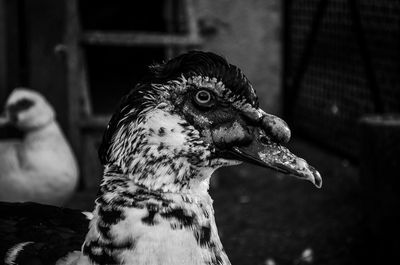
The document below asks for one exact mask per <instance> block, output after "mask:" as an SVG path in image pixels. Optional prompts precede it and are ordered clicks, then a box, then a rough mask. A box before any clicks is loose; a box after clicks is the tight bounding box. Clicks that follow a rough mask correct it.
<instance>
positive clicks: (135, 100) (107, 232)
mask: <svg viewBox="0 0 400 265" xmlns="http://www.w3.org/2000/svg"><path fill="white" fill-rule="evenodd" d="M289 138H290V130H289V128H288V126H287V125H286V123H285V122H284V121H283V120H281V119H279V118H278V117H275V116H273V115H270V114H267V113H265V112H264V111H263V110H261V109H260V108H259V105H258V101H257V96H256V93H255V91H254V89H253V87H252V86H251V84H250V82H249V81H248V79H247V78H246V77H245V76H244V74H243V73H242V71H241V70H240V69H239V68H238V67H236V66H234V65H232V64H229V63H228V62H227V61H226V60H225V59H224V58H222V57H220V56H218V55H216V54H213V53H210V52H201V51H192V52H188V53H186V54H183V55H180V56H178V57H176V58H174V59H171V60H170V61H167V62H165V63H161V64H156V65H153V66H151V67H150V73H149V76H147V77H145V78H144V79H143V80H142V81H141V82H140V83H138V84H137V85H136V86H135V88H134V89H132V91H131V92H130V93H129V94H128V95H126V96H125V97H124V98H123V99H122V101H121V103H120V105H119V107H118V109H117V110H116V112H115V113H114V115H113V116H112V118H111V120H110V122H109V124H108V126H107V128H106V131H105V133H104V136H103V141H102V144H101V146H100V149H99V156H100V160H101V162H102V164H103V165H104V175H103V180H102V183H101V185H100V189H99V193H98V197H97V199H96V201H95V206H94V211H93V216H89V219H90V221H89V220H87V219H85V217H84V216H83V215H82V214H81V213H79V212H63V211H64V210H60V209H57V208H54V209H52V208H51V209H50V208H48V209H47V210H46V213H42V214H41V215H43V216H44V218H40V217H37V216H36V219H34V222H29V220H30V219H29V218H28V217H27V216H25V215H24V214H23V213H20V212H23V208H24V207H33V206H32V205H17V207H19V208H20V209H21V211H18V212H19V213H15V214H14V215H13V216H19V217H15V218H13V217H12V216H8V217H7V216H4V215H5V214H3V217H2V218H3V219H6V222H8V226H12V227H13V228H12V229H14V230H13V231H11V229H8V228H7V229H8V231H9V232H10V233H14V234H17V233H18V231H19V230H18V225H19V223H21V222H23V221H25V225H24V226H23V227H25V226H26V225H28V226H32V223H34V224H36V225H35V226H33V227H32V228H31V229H30V230H31V231H36V232H37V233H39V234H41V233H44V234H45V233H46V231H48V236H47V237H43V236H42V237H40V239H39V240H36V238H35V236H32V237H28V236H25V237H24V235H20V236H19V237H18V236H14V237H12V239H13V243H12V244H11V245H12V247H7V248H6V249H7V252H6V253H5V259H6V260H7V261H8V264H23V263H22V260H28V259H29V257H30V256H31V259H35V261H37V264H54V263H56V264H57V265H62V264H64V265H65V264H75V265H76V264H79V265H83V264H131V265H132V264H149V265H152V264H165V265H172V264H174V265H179V264H186V265H187V264H193V265H200V264H208V265H217V264H218V265H226V264H230V262H229V259H228V257H227V255H226V254H225V251H224V249H223V246H222V243H221V241H220V239H219V236H218V232H217V226H216V223H215V218H214V210H213V206H212V199H211V198H210V196H209V194H208V187H209V180H210V177H211V174H212V173H213V172H214V171H215V170H216V169H217V168H219V167H223V166H232V165H237V164H239V163H241V162H243V161H245V162H249V163H253V164H256V165H259V166H263V167H268V168H272V169H275V170H278V171H280V172H283V173H287V174H290V175H293V176H296V177H298V178H301V179H305V180H308V181H311V182H312V183H313V184H314V185H315V186H317V187H321V184H322V180H321V176H320V174H319V173H318V171H317V170H315V169H314V168H313V167H311V166H310V165H308V164H307V162H305V160H303V159H301V158H298V157H296V156H295V155H293V154H292V153H291V152H290V151H289V150H288V149H286V148H285V147H283V146H282V144H283V143H286V142H287V141H288V140H289ZM14 206H15V205H10V206H9V207H12V209H16V208H15V207H14ZM1 207H6V206H1ZM34 207H40V206H37V205H36V206H34ZM41 209H42V208H41ZM60 211H61V212H60ZM68 215H71V217H70V219H71V220H73V219H74V218H76V219H74V220H76V221H78V220H79V221H80V222H79V223H78V224H69V225H68V224H66V223H67V222H66V221H65V219H68V218H69V217H67V216H68ZM46 216H48V217H46ZM60 219H61V220H64V222H63V223H62V222H61V221H60ZM40 220H41V221H40ZM52 220H55V221H52ZM87 222H89V228H88V231H87V233H86V235H84V234H82V231H81V230H82V229H81V226H80V225H81V224H82V223H84V225H86V223H87ZM61 223H62V225H64V226H65V227H66V228H64V229H65V231H64V232H63V231H59V229H61V228H60V225H61ZM47 227H49V228H47ZM42 231H43V232H42ZM3 233H5V232H3ZM5 234H8V233H5ZM60 234H62V235H61V236H60ZM2 236H3V235H2ZM37 237H39V236H37ZM3 238H4V236H3ZM17 238H18V239H19V240H16V239H17ZM52 238H53V240H52V241H51V239H52ZM69 240H70V241H71V242H75V243H74V244H72V243H71V244H69V243H70V241H69ZM74 240H75V241H74ZM17 241H18V242H17ZM57 241H59V243H60V244H59V245H60V248H56V246H55V245H57ZM3 244H4V242H3ZM69 251H71V252H69ZM50 253H56V254H57V255H55V254H50ZM42 257H46V258H47V259H46V258H42ZM58 258H60V259H58ZM40 262H42V263H40Z"/></svg>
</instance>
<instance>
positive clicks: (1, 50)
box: [0, 0, 7, 106]
mask: <svg viewBox="0 0 400 265" xmlns="http://www.w3.org/2000/svg"><path fill="white" fill-rule="evenodd" d="M4 8H5V4H4V0H0V105H1V106H2V105H3V104H4V101H5V100H6V97H7V59H6V58H7V57H6V56H7V51H6V48H7V45H6V37H7V31H6V29H7V28H6V16H5V15H6V12H5V10H4Z"/></svg>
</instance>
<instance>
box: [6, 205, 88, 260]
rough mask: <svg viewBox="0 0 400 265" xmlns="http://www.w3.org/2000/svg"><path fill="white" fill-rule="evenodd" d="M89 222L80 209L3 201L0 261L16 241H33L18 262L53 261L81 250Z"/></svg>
mask: <svg viewBox="0 0 400 265" xmlns="http://www.w3.org/2000/svg"><path fill="white" fill-rule="evenodd" d="M88 224H89V221H88V220H87V219H86V217H85V216H84V215H83V214H82V213H81V212H80V211H76V210H71V209H65V208H58V207H55V206H49V205H41V204H37V203H6V202H0V238H1V240H0V260H2V261H3V260H4V257H5V255H6V253H7V251H9V249H10V248H11V247H13V246H15V245H16V244H19V243H22V242H27V241H33V242H35V243H34V244H29V245H27V246H26V247H24V250H23V251H21V252H20V253H19V255H18V256H17V260H18V261H20V263H18V264H21V265H22V264H54V263H55V262H56V261H57V260H58V259H59V258H61V257H64V256H65V255H66V254H68V253H69V252H71V251H75V250H80V248H81V246H82V242H83V241H84V240H85V235H86V233H87V230H88ZM34 261H35V262H36V263H34Z"/></svg>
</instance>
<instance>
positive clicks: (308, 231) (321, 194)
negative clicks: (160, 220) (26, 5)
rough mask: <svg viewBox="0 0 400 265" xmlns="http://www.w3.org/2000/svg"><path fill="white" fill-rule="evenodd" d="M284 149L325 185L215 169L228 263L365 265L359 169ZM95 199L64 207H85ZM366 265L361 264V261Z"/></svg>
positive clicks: (247, 168)
mask: <svg viewBox="0 0 400 265" xmlns="http://www.w3.org/2000/svg"><path fill="white" fill-rule="evenodd" d="M292 142H293V143H292V144H291V145H290V146H289V147H290V149H291V150H292V151H293V152H294V153H296V154H297V155H299V156H301V157H303V158H305V159H307V161H308V162H309V163H310V164H311V165H313V166H315V167H316V168H317V169H318V170H319V171H320V173H321V175H322V178H323V186H322V188H321V189H317V188H316V187H314V186H313V185H312V184H311V183H310V182H306V181H302V180H298V179H296V178H294V177H291V176H285V175H281V174H280V173H276V172H274V171H270V170H268V169H264V168H258V167H255V166H252V165H242V166H239V167H231V168H226V169H222V170H220V171H218V173H217V175H218V177H217V180H218V181H217V182H218V185H217V187H214V188H212V189H211V192H210V193H211V196H212V198H213V199H214V207H215V215H216V220H217V225H218V229H219V233H220V236H221V240H222V243H223V245H224V247H225V250H226V252H227V254H228V257H229V258H230V260H231V262H232V264H240V265H246V264H248V265H250V264H251V265H257V264H259V265H263V264H265V265H273V264H274V263H275V264H276V265H284V264H290V265H296V264H307V262H305V261H302V260H301V259H300V256H301V255H302V253H303V251H305V250H306V249H311V251H312V256H313V257H312V262H311V263H312V264H318V265H328V264H332V265H346V264H362V260H363V259H366V258H367V259H368V253H365V251H366V248H365V245H366V244H367V242H368V238H367V234H368V233H367V232H366V220H365V217H364V214H363V211H362V206H363V205H362V203H363V196H362V190H361V188H360V185H359V178H358V170H357V168H356V167H355V166H354V165H353V164H351V163H350V162H348V161H347V160H345V159H343V158H340V157H338V156H335V155H332V154H330V153H327V152H326V151H323V150H322V149H319V148H316V147H314V146H313V145H311V144H309V143H307V142H304V141H302V140H296V139H295V140H294V141H292ZM91 205H93V195H92V196H82V195H80V196H79V195H78V196H77V197H76V198H75V200H73V201H72V202H71V203H70V204H69V205H68V206H70V207H74V208H81V209H82V208H87V209H90V207H92V206H91ZM364 264H365V263H364Z"/></svg>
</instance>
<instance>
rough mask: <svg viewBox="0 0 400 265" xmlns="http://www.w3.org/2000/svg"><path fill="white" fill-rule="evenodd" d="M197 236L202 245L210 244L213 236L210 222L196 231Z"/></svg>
mask: <svg viewBox="0 0 400 265" xmlns="http://www.w3.org/2000/svg"><path fill="white" fill-rule="evenodd" d="M195 237H196V240H197V242H198V243H199V245H200V246H201V247H206V246H208V245H209V243H210V238H211V227H210V224H208V225H205V226H202V227H200V229H199V230H198V231H195Z"/></svg>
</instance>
